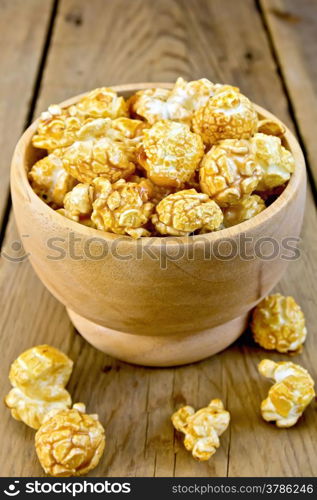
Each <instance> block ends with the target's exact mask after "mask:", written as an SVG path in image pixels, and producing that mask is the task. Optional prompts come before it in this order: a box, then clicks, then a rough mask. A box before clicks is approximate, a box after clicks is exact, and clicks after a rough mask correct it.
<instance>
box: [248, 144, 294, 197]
mask: <svg viewBox="0 0 317 500" xmlns="http://www.w3.org/2000/svg"><path fill="white" fill-rule="evenodd" d="M251 143H252V145H253V148H254V153H255V160H256V163H257V164H258V165H259V166H260V167H261V169H262V178H261V180H260V182H259V184H258V186H257V188H256V189H257V191H265V190H267V189H271V188H275V187H277V186H281V185H282V184H284V183H285V182H287V181H288V180H289V179H290V177H291V174H292V173H293V172H294V169H295V160H294V158H293V155H292V154H291V153H290V151H288V150H287V149H286V148H284V146H282V143H281V139H280V138H279V137H274V136H272V135H265V134H255V136H254V137H252V139H251Z"/></svg>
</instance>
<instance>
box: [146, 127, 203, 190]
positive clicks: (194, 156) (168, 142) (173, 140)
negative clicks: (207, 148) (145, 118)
mask: <svg viewBox="0 0 317 500" xmlns="http://www.w3.org/2000/svg"><path fill="white" fill-rule="evenodd" d="M203 153H204V148H203V143H202V141H201V138H200V137H199V136H198V135H197V134H194V133H192V132H191V131H190V129H189V127H188V125H185V124H183V123H176V122H172V121H168V120H162V121H158V122H156V123H155V125H153V126H152V127H151V128H150V129H146V130H145V131H144V134H143V140H142V148H141V151H140V155H139V161H140V163H141V165H142V166H143V167H144V168H145V169H146V171H147V174H148V177H149V178H150V179H151V181H153V182H154V184H157V185H159V186H167V187H173V186H175V187H181V186H182V185H183V184H184V183H185V182H186V181H188V180H189V179H190V178H191V177H192V175H193V173H194V171H195V169H196V167H197V166H198V164H199V161H200V160H201V158H202V156H203Z"/></svg>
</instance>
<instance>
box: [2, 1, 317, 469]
mask: <svg viewBox="0 0 317 500" xmlns="http://www.w3.org/2000/svg"><path fill="white" fill-rule="evenodd" d="M0 19H1V20H0V23H1V25H0V41H1V46H0V99H1V106H0V124H1V125H0V126H1V133H0V143H1V148H0V150H1V155H0V169H1V184H0V217H1V221H2V233H1V235H2V245H3V246H2V252H3V253H2V260H1V274H0V287H1V315H0V321H1V330H0V331H1V338H0V352H1V353H2V355H1V393H2V397H3V396H4V395H5V394H6V392H7V391H8V390H9V382H8V379H7V375H8V371H9V366H10V364H11V362H12V361H13V359H15V358H16V357H17V356H18V355H19V354H20V353H21V352H22V351H23V350H24V349H27V348H29V347H31V346H33V345H36V344H41V343H49V344H52V345H54V346H57V347H59V348H60V349H62V350H63V351H65V352H66V353H67V354H69V356H70V357H71V358H72V359H73V360H74V361H75V368H74V372H73V375H72V378H71V382H70V385H69V389H70V392H71V394H72V395H73V399H74V401H84V402H86V404H87V405H88V410H89V411H90V412H96V413H99V416H100V419H101V421H102V422H103V423H104V425H105V427H106V430H107V448H106V452H105V455H104V458H103V459H102V461H101V463H100V465H99V466H98V468H97V469H95V470H94V471H93V473H92V475H95V476H293V475H295V476H296V475H298V476H312V475H315V474H316V472H317V447H316V421H317V413H316V403H315V402H314V403H313V404H312V405H311V406H310V407H309V408H308V410H307V411H306V412H305V415H304V417H303V418H302V419H301V421H300V422H299V423H298V425H296V427H294V428H292V429H289V430H278V429H276V427H275V426H274V425H270V424H267V423H265V422H264V421H263V420H262V419H261V417H260V414H259V404H260V401H261V400H262V399H263V398H264V396H265V394H266V392H267V390H268V387H269V384H268V383H267V382H266V381H265V380H263V379H262V378H261V377H260V376H259V375H258V373H257V369H256V365H257V363H258V361H259V360H260V359H262V358H264V357H266V356H268V353H266V352H265V351H263V350H261V349H260V348H258V347H256V346H255V345H254V344H253V343H252V341H251V340H250V336H249V333H248V332H247V333H246V334H245V335H244V336H243V337H242V338H241V339H240V340H239V341H238V342H237V343H236V344H235V345H233V346H232V347H231V348H229V349H227V350H226V351H225V352H223V353H221V354H219V355H217V356H214V357H212V358H211V359H207V360H206V361H203V362H201V363H197V364H194V365H191V366H186V367H180V368H176V369H161V370H160V369H147V368H139V367H135V366H130V365H128V364H124V363H121V362H119V361H116V360H115V359H112V358H110V357H107V356H105V355H104V354H102V353H100V352H97V351H96V350H95V349H93V348H92V347H90V346H89V345H88V344H87V343H86V342H85V341H84V340H83V339H82V338H81V337H80V336H79V335H78V334H77V333H76V331H74V329H73V327H72V325H71V324H70V321H69V319H68V317H67V315H66V312H65V309H64V307H63V306H62V305H61V304H60V303H59V302H57V300H55V299H54V298H53V297H52V296H51V295H50V293H49V292H48V291H47V290H46V289H45V288H44V287H43V285H42V284H41V283H40V281H39V279H38V278H37V277H36V275H35V274H34V272H33V270H32V268H31V267H30V264H29V262H28V260H27V259H25V258H24V256H23V250H22V249H21V244H20V243H19V241H20V240H19V237H18V235H17V233H16V229H15V225H14V219H13V215H12V211H11V206H10V202H9V165H10V158H11V155H12V151H13V147H14V144H15V143H16V141H17V139H18V137H19V135H20V134H21V132H22V130H23V129H24V128H25V126H26V125H28V124H29V123H30V121H31V120H32V119H33V116H36V115H38V114H39V112H40V111H42V110H44V109H45V108H46V107H47V106H48V105H49V104H50V103H53V102H59V101H61V100H63V99H65V98H66V97H69V96H72V95H75V94H78V93H80V92H83V91H86V90H88V89H91V88H94V87H97V86H102V85H111V84H115V83H125V82H137V81H173V80H175V78H176V77H177V76H179V75H181V76H183V77H185V78H187V79H195V78H199V77H207V78H209V79H210V80H212V81H219V82H227V83H233V84H236V85H238V86H239V87H240V88H241V89H242V91H243V92H244V93H246V94H247V95H248V96H250V97H251V99H252V100H253V101H255V102H257V103H258V104H260V105H262V106H264V107H266V108H267V109H269V110H271V111H273V112H274V113H275V114H276V115H277V116H279V117H280V118H281V119H282V120H284V121H285V123H287V124H288V125H289V126H290V127H291V128H293V129H294V130H295V131H296V133H297V134H298V137H299V140H300V141H301V144H302V146H303V149H304V152H305V155H306V158H307V161H308V168H309V181H310V185H309V189H308V197H307V210H306V217H305V222H304V226H303V232H302V242H301V245H300V247H301V257H300V259H299V260H297V261H296V262H292V263H291V264H290V266H289V269H288V272H287V274H286V275H285V277H284V278H283V280H282V282H281V283H280V285H279V287H278V289H279V290H280V291H282V293H285V294H290V295H293V296H294V297H295V298H296V299H297V300H298V302H299V303H300V304H301V305H302V307H303V309H304V312H305V315H306V318H307V324H308V331H309V334H308V340H307V343H306V346H305V349H304V352H303V354H302V355H300V356H296V357H293V358H291V359H292V361H295V362H299V363H300V364H302V365H303V366H305V367H306V368H307V369H308V370H309V371H310V373H311V374H312V376H313V377H314V378H315V380H317V368H316V366H317V364H316V359H317V334H316V333H317V332H316V302H317V293H316V290H317V287H316V278H317V273H316V263H317V219H316V210H315V205H314V197H316V187H315V182H316V180H317V140H316V123H317V83H316V82H317V69H316V68H317V64H316V63H317V39H316V30H317V3H316V2H315V0H302V1H301V2H299V1H297V0H259V1H258V2H255V1H253V0H241V1H239V2H237V1H236V0H226V1H224V0H196V1H195V0H159V1H157V2H154V1H152V0H89V2H88V1H86V0H59V1H58V0H57V1H53V0H27V1H26V0H0ZM19 256H20V257H21V259H20V262H17V257H19ZM269 356H270V357H271V358H272V359H274V360H280V359H283V360H286V359H289V358H288V357H287V356H286V355H284V356H283V355H278V354H270V355H269ZM212 397H221V398H222V399H223V400H224V402H225V404H226V407H227V408H228V409H229V410H230V412H231V416H232V423H231V426H230V429H229V430H228V431H227V432H226V433H225V434H224V435H223V437H222V438H221V448H220V449H219V450H218V451H217V453H216V455H215V456H214V457H213V458H212V459H211V460H210V461H209V462H207V463H202V464H199V463H196V462H194V461H193V460H192V458H191V456H190V454H188V453H187V452H186V451H185V450H184V448H183V446H182V444H181V441H179V439H178V438H177V437H176V436H175V435H174V432H173V428H172V426H171V424H170V415H171V413H172V412H173V410H174V408H175V407H177V406H178V405H179V404H181V403H188V404H192V405H193V406H195V407H200V406H203V405H205V404H206V403H208V401H209V400H210V399H211V398H212ZM0 426H1V453H0V473H1V475H3V476H40V475H42V470H41V467H40V466H39V463H38V461H37V458H36V455H35V451H34V446H33V439H34V431H33V430H32V429H29V428H27V427H26V426H24V425H23V424H22V423H19V422H16V421H14V420H13V419H12V418H11V416H10V412H9V411H8V410H7V409H5V408H4V406H3V405H1V407H0Z"/></svg>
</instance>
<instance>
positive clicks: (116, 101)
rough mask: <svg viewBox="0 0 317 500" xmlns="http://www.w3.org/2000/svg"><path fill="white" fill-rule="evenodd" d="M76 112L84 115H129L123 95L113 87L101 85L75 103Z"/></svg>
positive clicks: (109, 116)
mask: <svg viewBox="0 0 317 500" xmlns="http://www.w3.org/2000/svg"><path fill="white" fill-rule="evenodd" d="M74 107H75V109H76V112H77V113H78V114H79V115H81V116H84V117H86V118H87V117H92V118H111V119H115V118H119V117H120V116H128V107H127V103H126V102H125V100H124V98H123V97H119V96H118V94H117V93H116V92H115V91H114V90H112V89H111V88H107V87H101V88H97V89H94V90H92V91H91V92H89V93H88V94H87V95H85V96H84V97H83V98H82V99H80V101H79V102H78V103H77V104H75V105H74Z"/></svg>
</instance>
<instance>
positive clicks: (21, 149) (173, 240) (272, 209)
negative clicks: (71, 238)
mask: <svg viewBox="0 0 317 500" xmlns="http://www.w3.org/2000/svg"><path fill="white" fill-rule="evenodd" d="M172 85H173V83H167V82H141V83H130V84H122V85H112V86H109V87H108V88H112V89H113V90H114V91H115V92H117V93H118V94H119V95H120V94H122V93H125V94H127V93H134V92H137V91H138V90H145V89H151V88H154V87H161V88H171V87H172ZM89 92H90V91H88V92H83V93H81V94H78V95H76V96H73V97H71V98H69V99H66V100H64V101H62V102H61V103H60V104H59V106H61V107H63V108H64V107H68V106H70V105H72V104H75V103H76V102H77V101H78V100H79V99H80V98H82V97H84V96H85V95H87V94H88V93H89ZM253 104H254V106H255V109H256V111H257V113H258V114H259V115H260V116H261V117H264V118H269V119H272V120H274V121H276V122H278V123H280V124H282V125H283V127H284V128H285V130H286V132H285V135H284V138H285V140H286V142H287V144H288V148H289V150H290V151H291V153H292V154H293V156H294V158H295V163H296V167H295V171H294V173H293V174H292V175H291V178H290V180H289V181H288V184H287V186H286V188H285V189H284V191H283V192H282V193H281V194H280V195H279V196H278V198H277V199H276V200H275V201H274V202H273V203H272V204H271V205H269V206H268V207H266V208H265V209H264V210H263V211H262V212H260V213H259V214H257V215H255V216H254V217H252V218H251V219H249V220H247V221H244V222H241V223H240V224H236V225H235V226H231V227H228V228H223V229H221V230H219V231H213V232H209V233H205V234H200V235H199V234H198V235H191V236H189V235H187V236H146V237H142V238H139V239H137V240H135V239H133V238H131V237H130V236H128V235H119V234H115V233H110V232H107V231H101V230H99V229H94V228H91V227H89V226H85V225H83V224H80V223H79V222H76V221H73V220H71V219H68V218H67V217H65V216H64V215H62V214H59V213H58V212H56V211H55V210H54V209H52V208H51V207H50V206H49V205H47V204H46V203H45V202H44V201H43V200H42V199H41V198H40V197H39V196H38V195H37V194H36V193H35V191H33V188H32V187H31V184H30V182H29V179H28V175H27V165H25V161H24V157H25V152H26V150H27V148H28V147H29V145H30V143H31V139H32V136H33V134H34V133H35V130H36V129H37V124H38V121H39V117H38V118H37V119H36V120H34V121H33V122H32V123H31V125H30V126H29V127H28V128H27V129H26V130H25V131H24V133H23V135H22V136H21V137H20V139H19V141H18V142H17V145H16V147H15V150H14V153H13V158H12V163H11V191H14V189H13V187H12V184H13V178H14V175H16V174H18V179H19V181H21V182H22V184H23V185H22V186H21V187H22V188H23V190H24V193H25V194H26V197H27V200H28V201H29V202H32V200H34V201H36V202H38V203H40V204H41V208H42V209H43V210H45V211H46V212H47V215H48V217H49V218H51V219H53V220H55V223H56V224H57V225H63V226H64V228H66V227H67V228H70V229H71V230H72V231H73V232H74V233H82V235H83V236H87V237H89V236H90V237H92V238H99V239H102V240H105V241H108V242H109V241H114V240H118V239H121V240H122V239H124V240H125V243H129V244H130V245H137V244H138V245H140V244H141V245H146V244H148V243H149V242H150V241H151V246H154V247H156V246H162V243H163V242H164V245H166V246H171V245H172V246H179V245H190V244H194V243H196V242H201V241H208V242H209V243H210V242H211V243H214V242H217V241H219V240H221V239H223V240H229V239H234V238H236V237H237V236H238V235H239V234H241V233H246V232H248V231H249V230H251V229H253V230H254V229H256V228H257V227H260V226H261V225H262V224H263V223H265V222H267V221H268V219H270V218H271V217H273V216H274V215H276V214H277V213H278V212H279V211H280V210H282V209H283V208H284V207H285V206H286V205H287V203H288V202H289V201H290V199H291V198H292V197H293V196H295V195H296V193H297V190H298V188H299V186H300V184H301V182H305V174H306V167H305V160H304V155H303V153H302V150H301V148H300V145H299V143H298V141H297V139H296V138H295V136H294V134H293V133H292V132H291V131H290V129H289V128H288V127H287V126H286V125H285V124H284V123H283V122H282V121H281V120H280V119H279V118H277V117H276V116H275V115H274V114H273V113H271V112H269V111H267V110H266V109H265V108H263V107H261V106H259V105H257V104H255V103H253Z"/></svg>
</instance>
